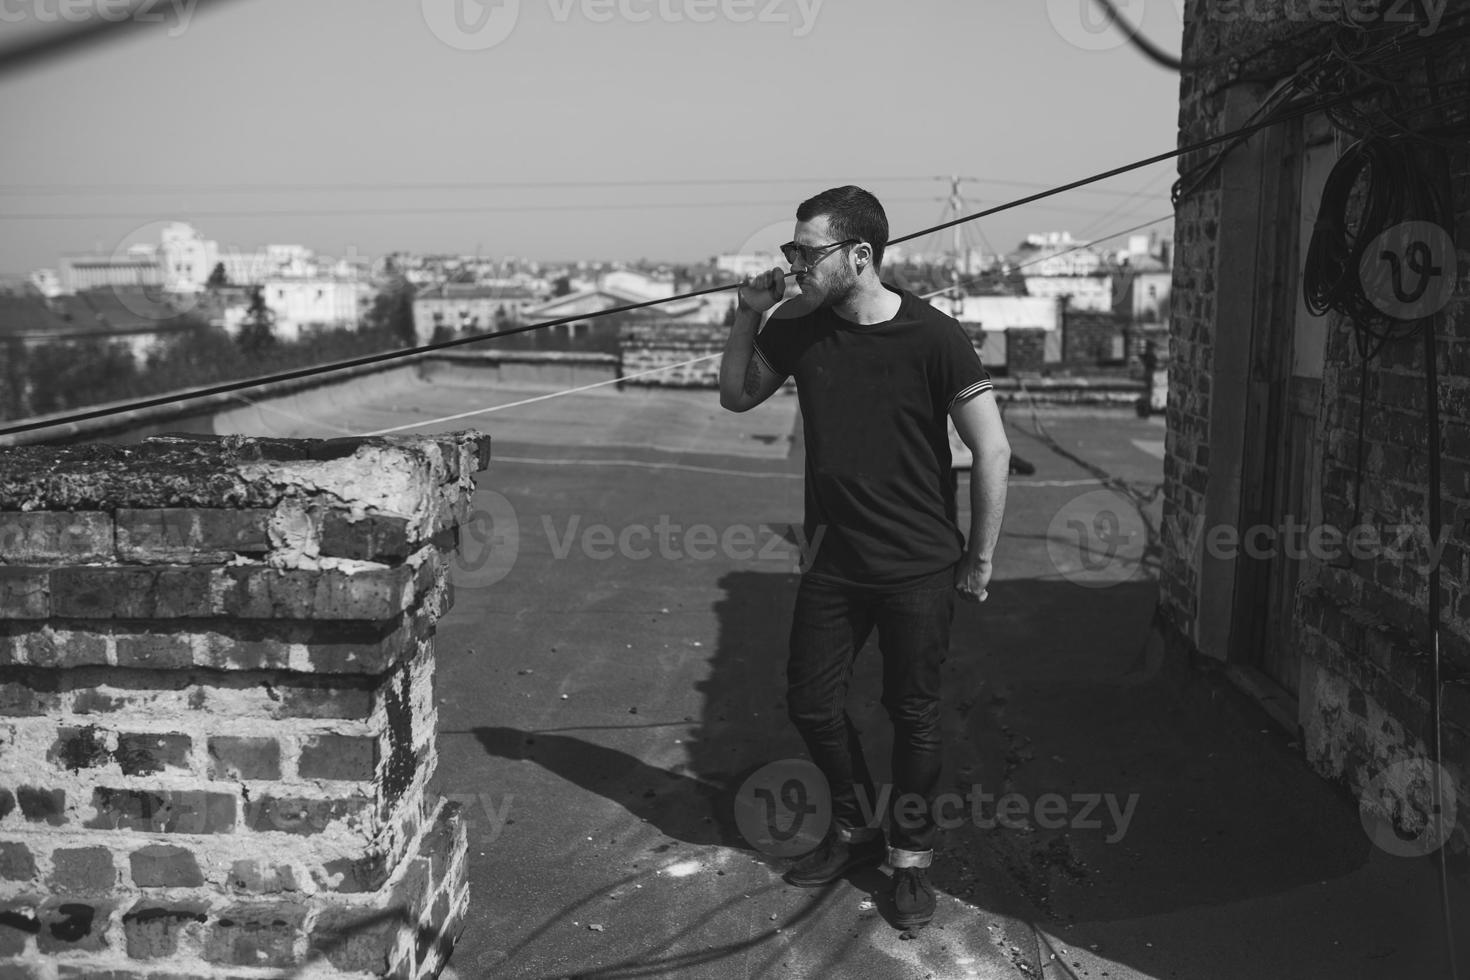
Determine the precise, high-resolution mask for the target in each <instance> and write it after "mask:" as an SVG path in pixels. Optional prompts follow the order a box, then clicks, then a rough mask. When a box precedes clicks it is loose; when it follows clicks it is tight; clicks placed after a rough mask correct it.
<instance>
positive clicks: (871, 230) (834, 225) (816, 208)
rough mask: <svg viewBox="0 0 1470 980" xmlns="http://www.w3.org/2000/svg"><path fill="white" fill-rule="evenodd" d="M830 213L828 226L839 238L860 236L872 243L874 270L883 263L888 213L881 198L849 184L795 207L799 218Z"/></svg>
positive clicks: (806, 218)
mask: <svg viewBox="0 0 1470 980" xmlns="http://www.w3.org/2000/svg"><path fill="white" fill-rule="evenodd" d="M823 214H825V215H826V216H827V226H828V227H829V228H830V229H831V231H832V235H833V238H834V239H835V240H836V241H839V242H840V241H845V240H847V239H849V238H861V239H862V240H863V241H865V242H867V243H868V244H869V245H871V246H872V247H873V271H875V272H876V271H877V270H878V269H879V268H881V267H882V265H883V248H884V246H885V245H887V244H888V215H886V214H884V213H883V205H881V204H879V203H878V199H877V198H876V197H874V196H873V195H872V194H869V193H868V192H867V191H865V190H863V189H862V188H861V187H855V186H853V185H852V184H848V185H847V186H846V187H834V188H832V189H831V190H825V191H823V192H822V193H820V194H818V195H817V196H816V197H811V198H807V199H806V200H805V201H802V202H801V206H800V207H799V208H797V209H796V220H797V221H811V220H812V219H813V218H816V217H817V216H818V215H823Z"/></svg>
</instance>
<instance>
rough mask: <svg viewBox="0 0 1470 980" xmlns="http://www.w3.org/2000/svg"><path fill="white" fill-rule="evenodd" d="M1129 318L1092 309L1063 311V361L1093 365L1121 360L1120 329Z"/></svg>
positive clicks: (1064, 362) (1121, 336) (1081, 365)
mask: <svg viewBox="0 0 1470 980" xmlns="http://www.w3.org/2000/svg"><path fill="white" fill-rule="evenodd" d="M1127 323H1128V318H1127V317H1124V316H1120V315H1119V314H1117V313H1102V312H1098V311H1095V310H1071V309H1069V310H1066V311H1065V312H1064V313H1063V314H1062V364H1063V365H1064V366H1066V367H1077V368H1086V367H1095V366H1097V365H1099V364H1110V363H1113V362H1115V361H1118V360H1121V359H1122V358H1121V357H1120V355H1121V354H1122V353H1123V350H1122V341H1123V328H1124V327H1125V326H1126V325H1127Z"/></svg>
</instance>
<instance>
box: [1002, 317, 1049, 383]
mask: <svg viewBox="0 0 1470 980" xmlns="http://www.w3.org/2000/svg"><path fill="white" fill-rule="evenodd" d="M1045 364H1046V331H1045V330H1040V329H1036V328H1033V327H1011V328H1010V329H1008V330H1007V331H1006V373H1007V374H1020V373H1022V372H1032V373H1039V372H1040V371H1041V369H1042V367H1044V366H1045Z"/></svg>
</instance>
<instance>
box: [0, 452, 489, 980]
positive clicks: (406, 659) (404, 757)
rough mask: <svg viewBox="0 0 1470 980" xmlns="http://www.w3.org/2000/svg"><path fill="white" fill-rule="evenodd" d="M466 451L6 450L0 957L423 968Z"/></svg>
mask: <svg viewBox="0 0 1470 980" xmlns="http://www.w3.org/2000/svg"><path fill="white" fill-rule="evenodd" d="M488 451H489V441H488V439H481V438H478V437H476V436H473V435H458V436H443V437H438V438H435V439H429V438H422V439H419V438H403V439H373V440H329V441H325V442H324V441H319V440H310V441H280V440H273V441H267V440H247V439H236V438H227V439H224V440H218V439H201V440H192V439H182V438H180V439H157V440H150V441H148V442H144V443H142V444H141V445H137V446H130V447H120V446H111V445H98V446H78V447H27V448H22V449H12V450H7V451H4V452H3V453H0V618H3V620H4V622H3V626H0V976H3V977H5V978H7V980H10V978H29V977H36V978H45V980H50V978H53V977H58V978H73V977H74V978H83V977H87V978H95V977H107V978H109V980H142V978H144V977H157V976H162V975H167V976H169V977H209V978H214V977H219V978H224V977H230V978H235V977H247V976H249V977H254V976H261V977H263V976H285V975H292V976H294V975H297V972H296V971H300V970H301V969H302V968H303V967H306V965H307V964H311V970H312V971H314V972H311V974H310V975H312V976H323V977H331V976H343V977H347V976H351V977H363V976H385V977H386V976H392V977H395V978H400V977H401V978H419V977H426V976H433V975H435V974H437V972H438V971H439V969H440V968H441V967H442V965H443V962H444V959H445V957H446V956H447V955H448V952H449V950H450V949H451V947H452V945H453V942H454V940H455V938H456V936H457V934H458V931H459V929H460V928H461V927H462V923H463V919H464V914H465V909H466V907H467V902H468V892H467V882H466V879H465V831H464V826H463V822H462V819H461V817H460V815H459V812H458V809H457V807H456V806H455V805H454V804H450V803H446V802H444V801H442V800H440V799H438V798H437V797H436V796H435V795H434V794H431V793H430V792H429V790H428V781H429V779H430V777H431V776H432V774H433V772H434V768H435V765H436V762H437V755H436V749H435V745H436V739H435V729H436V711H435V700H434V696H433V684H434V648H433V634H434V626H435V621H436V620H437V619H438V617H439V616H440V615H442V613H443V612H444V611H445V610H446V609H447V608H448V607H449V604H450V602H451V600H452V594H451V591H450V588H449V583H448V579H447V568H448V564H447V562H448V553H449V552H450V551H451V550H452V549H453V547H454V545H455V540H456V535H457V531H456V528H457V526H458V525H459V523H461V522H462V520H463V519H464V517H465V515H466V513H467V508H468V501H469V498H470V494H471V493H472V491H473V488H474V478H473V475H474V474H475V473H476V472H478V471H480V470H482V469H483V468H484V466H485V465H486V463H487V457H488ZM150 971H156V972H150ZM259 971H267V972H259ZM283 971H288V972H283Z"/></svg>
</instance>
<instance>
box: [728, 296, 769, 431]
mask: <svg viewBox="0 0 1470 980" xmlns="http://www.w3.org/2000/svg"><path fill="white" fill-rule="evenodd" d="M760 324H761V315H760V314H759V313H757V312H756V311H754V310H752V309H750V308H748V307H745V306H740V307H738V308H737V310H736V312H735V322H734V323H733V324H732V325H731V326H730V336H729V337H728V338H726V340H725V356H724V358H723V359H722V360H721V361H720V404H722V405H724V406H725V407H726V408H733V407H734V406H736V405H737V404H738V403H739V402H740V400H741V399H742V398H743V397H748V396H749V395H750V394H751V392H749V391H748V390H747V389H748V388H749V387H750V385H749V383H748V379H749V375H750V360H751V358H753V357H755V356H756V354H755V335H756V332H757V330H758V329H759V327H760Z"/></svg>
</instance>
